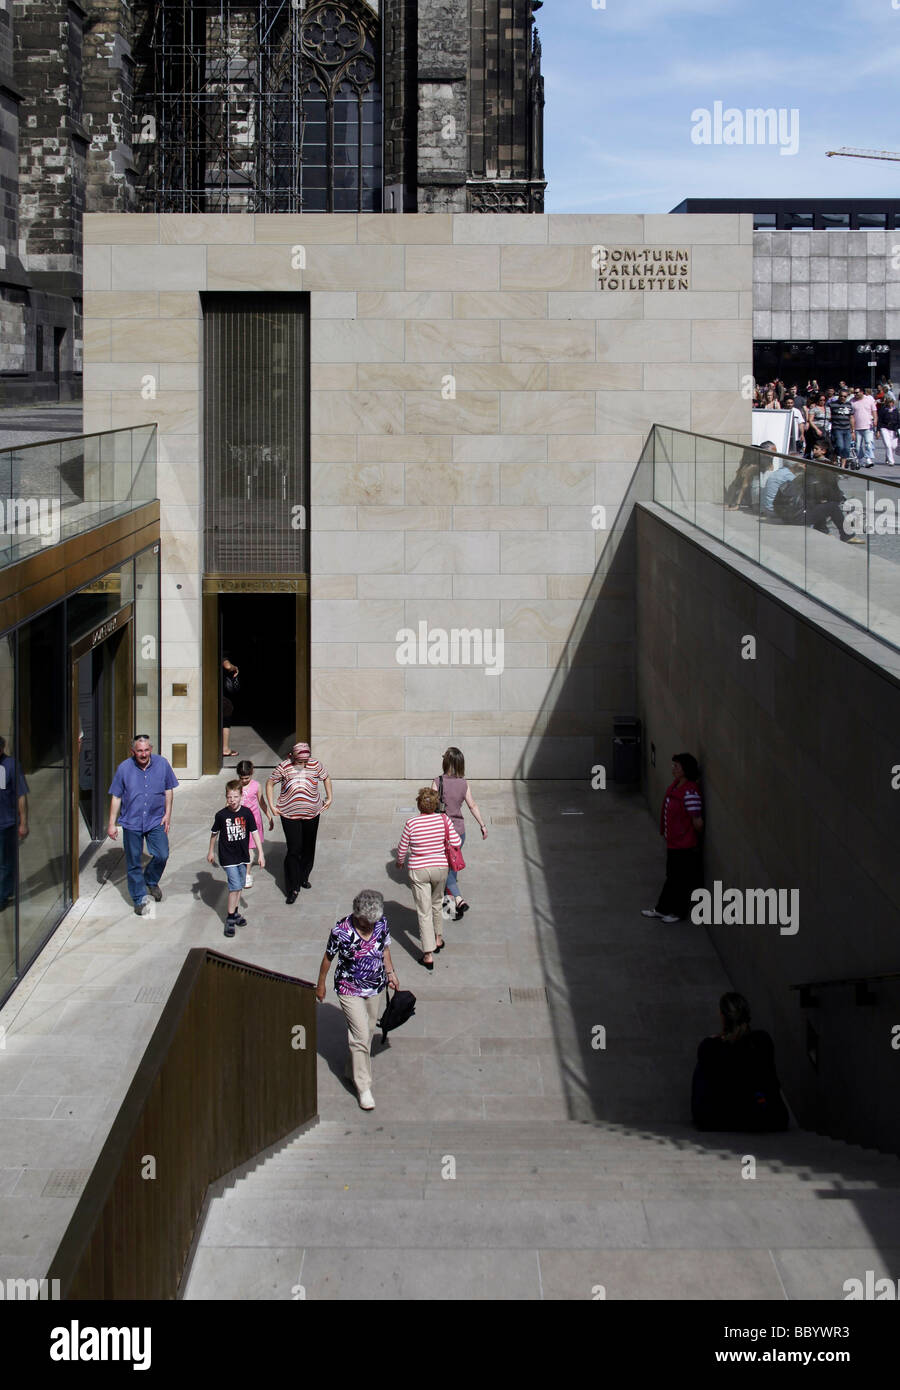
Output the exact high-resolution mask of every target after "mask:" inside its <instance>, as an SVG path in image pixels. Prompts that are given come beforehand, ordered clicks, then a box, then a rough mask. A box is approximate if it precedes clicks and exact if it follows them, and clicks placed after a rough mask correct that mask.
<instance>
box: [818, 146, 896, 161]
mask: <svg viewBox="0 0 900 1390" xmlns="http://www.w3.org/2000/svg"><path fill="white" fill-rule="evenodd" d="M825 153H826V154H827V156H828V158H829V159H830V158H831V156H832V155H833V154H842V155H846V156H847V158H848V159H900V154H897V153H896V152H895V151H894V150H851V149H848V148H846V147H845V148H844V149H842V150H826V151H825Z"/></svg>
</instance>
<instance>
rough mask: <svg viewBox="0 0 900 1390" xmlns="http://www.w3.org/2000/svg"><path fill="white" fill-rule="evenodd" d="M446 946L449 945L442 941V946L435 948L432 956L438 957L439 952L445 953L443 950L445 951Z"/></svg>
mask: <svg viewBox="0 0 900 1390" xmlns="http://www.w3.org/2000/svg"><path fill="white" fill-rule="evenodd" d="M446 944H447V943H446V941H442V942H441V944H440V946H435V948H434V950H433V951H432V953H431V954H432V955H434V956H436V955H437V953H438V951H443V949H444V947H445V946H446Z"/></svg>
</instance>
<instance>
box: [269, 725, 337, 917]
mask: <svg viewBox="0 0 900 1390" xmlns="http://www.w3.org/2000/svg"><path fill="white" fill-rule="evenodd" d="M276 782H280V783H281V794H280V796H279V797H278V800H277V801H276V800H275V792H274V786H275V783H276ZM322 784H324V786H325V797H324V799H323V797H322ZM266 800H267V801H268V803H269V805H270V806H274V807H275V810H276V812H277V813H278V815H279V816H280V817H281V824H282V826H283V827H284V840H285V844H286V846H287V853H286V855H285V857H284V876H285V901H286V902H288V903H293V902H296V901H297V893H298V891H299V889H301V888H311V887H312V884H311V883H310V881H309V876H310V874H311V873H312V867H313V863H314V861H315V857H316V836H317V835H318V833H319V812H320V811H327V810H328V807H329V806H330V805H331V778H330V777H329V775H328V773H327V772H326V771H325V769H324V767H323V766H322V764H321V763H320V762H319V761H318V760H317V759H316V758H313V757H312V756H311V754H310V750H309V744H308V743H295V744H294V746H293V748H292V749H291V756H290V757H289V758H286V759H285V761H284V762H283V763H279V764H278V766H277V767H276V769H275V771H274V772H273V773H272V775H271V777H270V778H269V779H268V781H267V782H266Z"/></svg>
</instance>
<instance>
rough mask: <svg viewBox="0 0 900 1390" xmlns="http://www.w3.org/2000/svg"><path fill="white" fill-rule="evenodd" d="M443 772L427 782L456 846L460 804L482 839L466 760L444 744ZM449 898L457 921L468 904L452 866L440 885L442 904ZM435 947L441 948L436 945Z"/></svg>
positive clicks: (462, 830) (462, 828) (462, 834)
mask: <svg viewBox="0 0 900 1390" xmlns="http://www.w3.org/2000/svg"><path fill="white" fill-rule="evenodd" d="M442 767H443V772H442V773H441V775H440V777H437V778H435V780H434V781H433V782H432V784H431V786H432V789H433V790H434V791H436V792H437V794H438V797H439V799H440V801H442V802H443V810H444V812H445V814H446V815H447V816H449V817H450V820H451V821H452V822H453V826H454V828H455V830H456V833H457V835H458V836H459V843H460V847H462V846H463V845H464V844H465V843H466V824H465V821H464V820H463V814H462V808H463V806H468V808H469V810H470V811H471V813H472V815H473V816H474V817H475V819H476V821H477V822H478V828H479V830H480V831H481V838H482V840H486V839H487V826H486V825H485V823H484V821H483V820H482V818H481V812H480V811H479V809H478V807H477V805H476V804H475V800H474V798H473V796H472V789H471V787H470V786H469V784H468V782H467V781H466V776H465V773H466V760H465V758H464V757H463V755H462V753H461V752H460V750H459V749H458V748H448V749H447V751H446V753H445V754H444V758H443V763H442ZM451 901H452V903H453V907H454V909H455V911H454V921H456V922H458V921H459V919H460V917H462V915H463V913H464V912H468V910H469V904H468V903H467V902H466V901H465V899H464V898H463V897H462V895H461V893H460V892H459V880H458V878H457V876H456V870H455V869H449V870H448V871H447V886H446V888H445V889H444V907H447V908H449V906H450V902H451ZM437 949H438V950H441V949H443V948H442V947H438V948H437Z"/></svg>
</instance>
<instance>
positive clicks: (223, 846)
mask: <svg viewBox="0 0 900 1390" xmlns="http://www.w3.org/2000/svg"><path fill="white" fill-rule="evenodd" d="M255 829H256V822H255V821H254V819H253V812H252V811H250V810H248V809H247V807H246V806H239V807H238V808H237V810H236V811H232V809H231V807H230V806H225V807H223V808H222V810H221V811H217V812H216V818H215V820H214V821H213V823H212V825H211V827H210V831H211V833H212V834H213V835H216V834H217V835H218V837H219V863H220V864H221V865H222V868H223V869H224V868H225V867H226V866H227V865H228V864H249V863H250V836H251V834H252V833H253V831H254V830H255Z"/></svg>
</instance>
